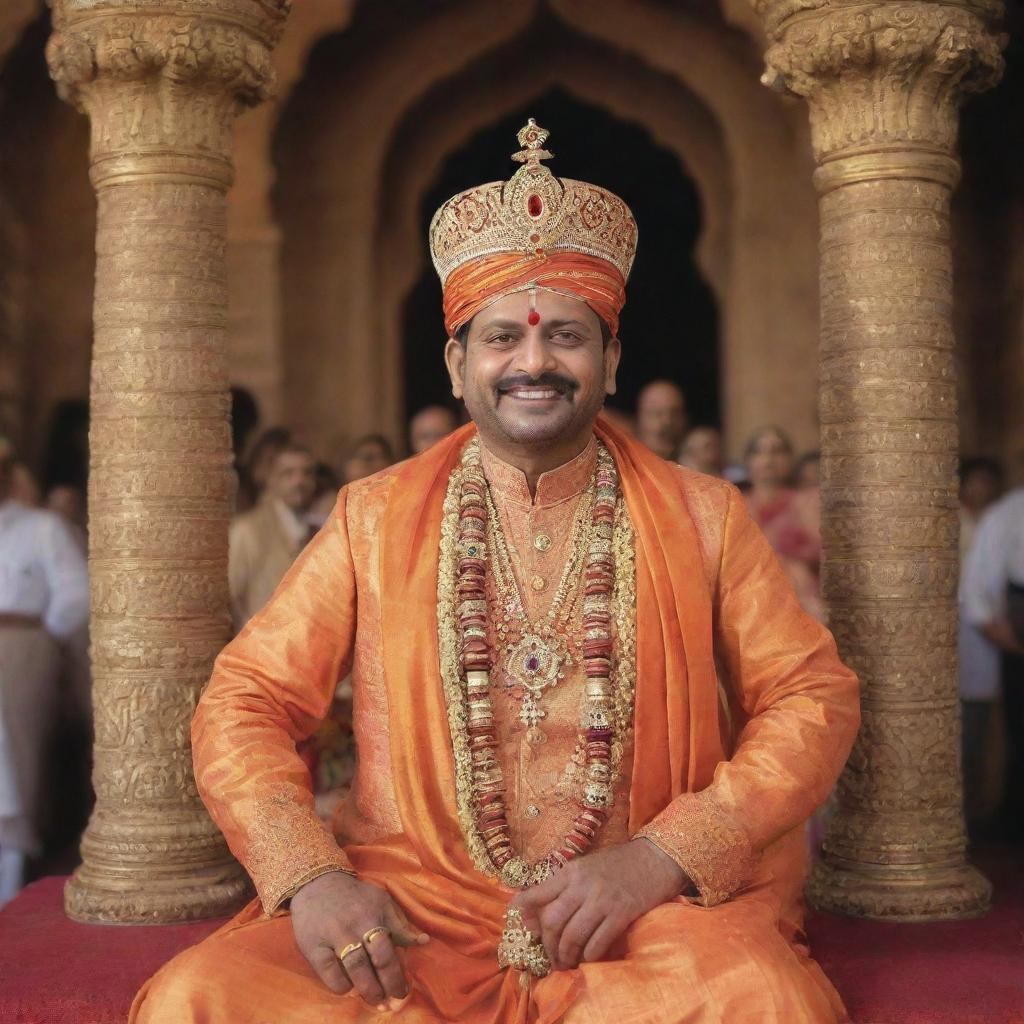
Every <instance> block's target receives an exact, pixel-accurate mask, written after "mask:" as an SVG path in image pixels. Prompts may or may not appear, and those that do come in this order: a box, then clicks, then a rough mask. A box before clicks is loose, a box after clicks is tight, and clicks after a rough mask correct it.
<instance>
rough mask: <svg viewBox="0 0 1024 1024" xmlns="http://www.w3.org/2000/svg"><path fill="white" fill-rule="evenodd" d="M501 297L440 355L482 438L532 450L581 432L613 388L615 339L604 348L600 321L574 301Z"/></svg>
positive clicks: (543, 294) (545, 295) (550, 296)
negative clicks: (533, 314) (535, 319)
mask: <svg viewBox="0 0 1024 1024" xmlns="http://www.w3.org/2000/svg"><path fill="white" fill-rule="evenodd" d="M536 310H537V313H538V314H539V316H540V321H539V323H537V324H535V325H531V324H530V323H529V320H528V318H529V314H530V296H529V293H528V292H518V293H516V294H515V295H506V296H505V297H504V298H502V299H498V300H497V301H496V302H494V303H492V304H491V305H490V306H488V307H487V308H486V309H484V310H482V311H481V312H480V313H478V314H477V315H476V317H475V318H474V319H473V322H472V324H471V325H470V330H469V336H468V338H467V343H466V346H465V348H463V346H462V345H461V344H459V342H457V341H455V340H454V339H453V340H450V341H449V342H448V347H447V348H446V350H445V361H446V363H447V364H448V372H449V374H450V376H451V380H452V390H453V391H454V393H455V395H456V397H461V398H464V399H465V402H466V408H467V409H468V410H469V414H470V416H472V417H473V422H474V423H476V425H477V429H478V430H479V431H480V436H481V437H482V438H483V440H484V443H487V442H488V440H490V441H491V442H492V444H497V445H499V446H502V445H504V446H508V445H513V446H517V447H527V448H537V449H540V450H544V449H548V448H552V447H555V446H557V445H558V444H559V443H560V442H564V441H566V440H568V439H572V438H576V437H577V436H579V437H583V436H585V434H586V433H587V432H589V431H590V429H591V428H592V426H593V422H594V419H595V418H596V417H597V414H598V412H600V410H601V406H602V405H603V404H604V399H605V395H610V394H614V392H615V370H616V368H617V367H618V364H619V354H620V348H619V342H618V339H617V338H612V339H611V341H609V343H608V345H607V346H605V345H604V344H603V342H602V338H601V321H600V320H599V319H598V316H597V314H596V313H595V312H594V311H593V310H592V309H591V308H590V307H589V306H588V305H587V304H586V303H585V302H582V301H580V300H579V299H573V298H570V297H569V296H566V295H558V294H555V293H554V292H548V291H543V290H539V291H538V292H537V293H536Z"/></svg>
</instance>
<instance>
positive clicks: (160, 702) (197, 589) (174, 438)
mask: <svg viewBox="0 0 1024 1024" xmlns="http://www.w3.org/2000/svg"><path fill="white" fill-rule="evenodd" d="M286 7H287V0H202V2H201V3H198V2H195V0H54V3H53V8H54V10H53V15H54V34H53V36H52V37H51V39H50V42H49V46H48V49H47V57H48V60H49V64H50V71H51V74H52V76H53V78H54V80H55V81H56V82H57V85H58V88H59V90H60V92H61V95H62V96H64V97H65V98H67V99H69V100H71V101H72V102H74V103H75V104H76V105H78V106H79V107H81V108H82V109H84V110H85V111H86V113H87V114H88V115H89V118H90V122H91V127H92V141H91V177H92V181H93V184H94V186H95V189H96V196H97V204H98V210H97V237H96V256H97V262H96V294H95V308H94V324H95V336H94V350H93V363H92V382H91V398H90V408H91V432H90V453H91V454H90V478H89V520H90V524H89V525H90V530H89V532H90V537H89V567H90V573H91V578H92V623H91V632H92V666H93V687H94V697H93V704H94V709H95V722H96V741H95V759H94V768H93V783H94V786H95V790H96V808H95V811H94V812H93V815H92V818H91V820H90V822H89V827H88V829H87V830H86V833H85V837H84V838H83V841H82V857H83V864H82V866H81V867H80V868H79V870H78V871H77V872H76V873H75V875H74V876H73V878H72V879H71V881H70V882H69V883H68V885H67V888H66V891H65V907H66V909H67V912H68V913H69V914H70V915H71V916H72V917H74V918H77V919H79V920H86V921H103V922H117V923H132V922H159V921H178V920H188V919H191V918H198V917H205V916H211V915H215V914H221V913H225V912H228V911H230V910H232V909H233V908H235V907H236V906H237V905H238V903H239V902H240V901H241V900H242V899H244V898H245V896H246V893H247V883H246V880H245V876H244V874H243V873H242V871H241V869H240V868H239V866H238V865H237V864H236V863H235V861H234V860H233V859H232V858H231V856H230V854H229V853H228V851H227V848H226V846H225V844H224V841H223V839H222V837H221V835H220V833H219V831H218V830H217V828H216V826H215V825H214V824H213V823H212V822H211V820H210V819H209V817H208V816H207V814H206V811H205V809H204V808H203V805H202V803H201V801H200V799H199V796H198V795H197V793H196V787H195V782H194V780H193V777H192V763H191V748H190V744H189V723H190V721H191V718H192V712H193V710H194V708H195V704H196V700H197V698H198V695H199V692H200V690H201V688H202V686H203V684H204V683H205V681H206V679H207V678H208V677H209V674H210V669H211V666H212V663H213V659H214V657H215V656H216V655H217V653H218V651H219V650H220V648H221V647H222V646H223V645H224V643H225V642H226V640H227V639H228V637H229V635H230V620H229V610H228V593H227V526H228V520H229V516H230V514H231V511H232V505H233V496H234V483H233V477H232V473H231V468H230V464H231V446H230V429H229V422H228V414H229V397H228V368H227V361H226V356H225V338H224V335H225V322H226V307H227V285H226V280H225V263H224V253H225V245H226V234H227V229H226V193H227V189H228V186H229V185H230V184H231V179H232V167H231V160H230V151H231V135H232V124H233V121H234V118H235V115H236V114H237V113H239V112H240V111H241V109H243V108H244V107H245V106H246V105H250V104H253V103H256V102H258V101H259V100H261V99H262V98H263V97H264V96H265V94H266V90H267V88H268V86H269V85H270V83H271V80H272V70H271V66H270V50H271V48H272V46H273V44H274V43H275V42H276V40H277V38H278V36H279V34H280V32H281V30H282V27H283V21H284V15H285V13H286Z"/></svg>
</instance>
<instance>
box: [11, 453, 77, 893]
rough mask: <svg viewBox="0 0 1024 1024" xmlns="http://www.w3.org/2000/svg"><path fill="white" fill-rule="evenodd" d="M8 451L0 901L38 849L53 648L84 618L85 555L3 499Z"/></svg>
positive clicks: (49, 524) (55, 658)
mask: <svg viewBox="0 0 1024 1024" xmlns="http://www.w3.org/2000/svg"><path fill="white" fill-rule="evenodd" d="M13 465H14V458H13V453H12V452H11V450H10V447H9V446H3V450H2V451H0V904H3V903H4V902H6V901H7V900H8V899H10V898H11V897H12V896H13V895H14V894H15V893H16V892H17V891H18V889H19V888H20V887H21V884H22V878H23V874H24V866H25V859H26V857H28V856H31V855H32V854H35V853H37V852H39V836H38V832H37V818H38V811H39V797H40V793H39V783H40V778H41V774H42V773H41V769H42V760H43V754H44V751H45V745H46V740H47V736H48V733H49V729H50V727H51V725H52V723H53V720H54V711H55V703H56V699H57V680H58V676H59V672H60V652H59V649H58V646H57V642H58V641H62V640H64V639H66V638H67V637H70V636H71V635H72V634H74V633H76V632H77V631H79V630H80V629H81V628H82V627H83V626H84V625H85V623H86V621H87V620H88V618H89V577H88V572H87V569H86V562H85V556H84V555H83V553H82V551H81V548H80V547H79V545H78V544H77V543H76V541H75V539H74V537H73V536H72V534H71V531H70V530H69V529H68V527H67V525H66V524H65V523H64V522H63V520H62V519H61V518H60V517H59V516H57V515H55V514H54V513H53V512H48V511H44V510H42V509H36V508H30V507H29V506H27V505H23V504H21V503H20V502H18V501H15V500H14V499H13V498H11V497H10V491H11V484H12V467H13Z"/></svg>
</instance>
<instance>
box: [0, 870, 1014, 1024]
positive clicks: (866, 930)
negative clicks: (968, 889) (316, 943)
mask: <svg viewBox="0 0 1024 1024" xmlns="http://www.w3.org/2000/svg"><path fill="white" fill-rule="evenodd" d="M1006 870H1007V869H1006V867H1005V866H1004V871H1003V872H1000V874H1006ZM993 874H995V872H993ZM1000 881H1002V884H999V883H1000ZM63 884H64V879H63V878H46V879H43V880H42V881H40V882H36V883H35V884H33V885H30V886H29V887H28V888H27V889H25V891H24V892H23V893H21V895H20V896H19V897H18V898H17V899H16V900H14V901H13V902H12V903H10V904H8V906H7V907H5V908H4V909H3V911H0V1022H2V1024H124V1021H125V1019H126V1017H127V1015H128V1007H129V1006H130V1005H131V1001H132V997H133V996H134V994H135V992H136V990H137V989H138V988H139V986H140V985H141V984H142V982H143V981H144V980H145V979H146V978H147V977H149V976H150V975H151V974H152V973H153V972H154V971H155V970H156V969H157V968H158V967H160V965H161V964H163V963H165V962H166V961H167V960H169V959H170V958H171V957H172V956H174V954H175V953H177V952H178V951H179V950H182V949H184V948H185V947H187V946H190V945H192V944H193V943H196V942H198V941H199V940H200V939H203V938H205V937H206V936H207V935H209V934H210V932H212V931H213V930H214V929H215V928H217V927H218V926H219V924H220V923H221V922H219V921H204V922H203V923H201V924H190V925H158V926H153V927H133V928H117V927H110V926H104V925H84V924H76V923H75V922H73V921H69V920H68V919H67V918H66V917H65V916H64V912H63V909H62V906H61V891H62V888H63ZM808 932H809V934H810V937H811V946H812V949H813V951H814V955H815V956H816V957H817V958H818V960H819V961H820V962H821V964H822V966H823V967H824V968H825V970H826V972H827V973H828V975H829V977H831V978H832V980H833V981H834V982H835V985H836V987H837V988H838V989H839V991H840V993H841V994H842V996H843V999H844V1000H845V1001H846V1005H847V1007H848V1008H849V1010H850V1013H851V1015H852V1016H853V1020H854V1021H856V1022H857V1024H1024V873H1022V872H1021V870H1020V868H1019V867H1018V866H1017V865H1013V869H1012V873H1011V874H1010V875H1009V877H1006V878H1004V879H998V878H997V900H996V905H995V908H994V909H993V911H992V913H991V914H989V915H988V917H985V918H982V919H981V920H977V921H950V922H942V923H939V924H929V925H898V924H880V923H877V922H872V921H855V920H847V919H845V918H837V917H830V916H825V915H821V914H817V915H812V916H811V918H810V920H809V922H808Z"/></svg>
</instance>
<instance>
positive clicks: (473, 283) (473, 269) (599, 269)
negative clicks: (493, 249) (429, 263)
mask: <svg viewBox="0 0 1024 1024" xmlns="http://www.w3.org/2000/svg"><path fill="white" fill-rule="evenodd" d="M533 287H536V288H546V289H548V290H549V291H554V292H560V293H561V294H563V295H571V296H572V297H573V298H575V299H582V300H583V301H584V302H585V303H586V304H587V305H588V306H590V308H591V309H592V310H593V311H594V312H595V313H596V314H597V315H598V316H599V317H600V318H601V319H602V320H603V321H604V322H605V323H606V324H607V325H608V329H609V330H610V331H611V333H612V335H613V336H615V335H617V334H618V333H619V313H621V312H622V307H623V306H624V305H625V304H626V282H625V280H624V279H623V277H622V274H621V273H619V271H618V270H617V269H616V268H615V267H614V266H612V264H611V263H609V262H608V261H607V260H602V259H599V258H598V257H596V256H588V255H586V253H581V252H569V251H564V250H559V249H555V250H553V251H551V252H547V251H545V252H540V253H528V254H524V253H521V252H498V253H491V254H490V255H488V256H480V257H478V258H477V259H475V260H470V261H469V262H467V263H463V264H462V266H460V267H456V268H455V270H453V271H452V272H451V274H450V275H449V276H448V280H447V281H446V282H445V285H444V326H445V329H446V330H447V331H448V335H449V337H454V336H455V332H456V331H457V330H458V329H459V328H460V327H462V326H463V325H464V324H467V323H469V321H470V320H472V319H473V317H475V316H476V315H477V313H479V312H480V310H482V309H484V308H485V307H486V306H489V305H490V304H491V303H492V302H495V301H496V300H498V299H500V298H502V297H504V296H505V295H512V294H513V293H515V292H522V291H526V289H528V288H533Z"/></svg>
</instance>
